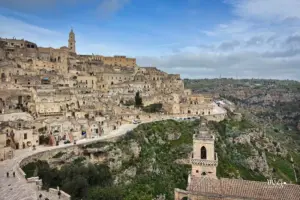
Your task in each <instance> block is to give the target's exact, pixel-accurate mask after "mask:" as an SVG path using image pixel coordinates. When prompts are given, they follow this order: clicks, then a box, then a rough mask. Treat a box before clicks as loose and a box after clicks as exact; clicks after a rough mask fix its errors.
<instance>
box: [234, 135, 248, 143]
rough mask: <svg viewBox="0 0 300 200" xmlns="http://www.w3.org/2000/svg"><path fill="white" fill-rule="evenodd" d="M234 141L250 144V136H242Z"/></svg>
mask: <svg viewBox="0 0 300 200" xmlns="http://www.w3.org/2000/svg"><path fill="white" fill-rule="evenodd" d="M233 141H234V142H235V143H240V144H250V135H246V134H244V135H240V136H239V137H236V138H234V140H233Z"/></svg>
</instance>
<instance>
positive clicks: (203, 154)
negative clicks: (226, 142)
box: [191, 122, 218, 178]
mask: <svg viewBox="0 0 300 200" xmlns="http://www.w3.org/2000/svg"><path fill="white" fill-rule="evenodd" d="M214 143H215V137H214V136H213V135H212V134H211V133H210V130H209V129H208V127H207V125H206V122H201V123H200V129H199V132H198V133H197V134H194V136H193V154H192V158H191V164H192V173H191V175H192V176H194V177H209V178H217V165H218V158H217V154H216V153H215V144H214Z"/></svg>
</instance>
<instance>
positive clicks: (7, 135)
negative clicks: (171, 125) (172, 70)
mask: <svg viewBox="0 0 300 200" xmlns="http://www.w3.org/2000/svg"><path fill="white" fill-rule="evenodd" d="M0 73H1V83H0V87H1V90H0V93H1V98H0V112H1V114H0V123H1V124H0V127H1V134H0V159H1V160H6V159H9V158H12V157H13V156H14V151H15V150H16V149H26V148H33V149H34V148H35V147H37V146H38V145H41V144H43V145H50V146H57V145H64V144H66V143H76V141H78V140H81V139H84V138H97V137H99V136H101V135H105V134H109V133H110V132H111V131H113V130H116V129H118V128H119V127H120V126H121V125H123V124H130V123H141V122H144V121H152V120H155V119H159V118H161V117H162V116H172V117H174V118H176V117H177V118H178V117H187V116H205V117H206V118H208V119H210V120H216V121H220V120H222V119H224V117H225V115H226V110H225V109H224V108H222V106H220V104H217V103H215V102H214V101H213V98H212V96H211V95H209V94H193V93H192V91H191V90H190V89H185V88H184V83H183V80H181V78H180V75H179V74H168V73H166V72H163V71H161V70H159V69H157V68H155V67H140V66H138V65H137V63H136V59H135V58H127V57H125V56H114V57H106V56H101V55H79V54H77V53H76V39H75V33H74V31H73V30H71V31H70V33H69V40H68V47H66V46H63V47H61V48H59V49H55V48H52V47H39V46H38V44H35V43H34V42H30V41H27V40H24V39H16V38H11V39H6V38H0ZM137 100H138V102H137Z"/></svg>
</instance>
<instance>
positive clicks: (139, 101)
mask: <svg viewBox="0 0 300 200" xmlns="http://www.w3.org/2000/svg"><path fill="white" fill-rule="evenodd" d="M142 106H143V101H142V98H141V97H140V92H136V93H135V107H137V108H139V107H142Z"/></svg>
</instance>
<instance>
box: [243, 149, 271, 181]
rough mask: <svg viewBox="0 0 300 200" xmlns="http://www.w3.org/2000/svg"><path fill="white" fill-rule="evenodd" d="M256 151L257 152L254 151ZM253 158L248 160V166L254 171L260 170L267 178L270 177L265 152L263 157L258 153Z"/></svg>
mask: <svg viewBox="0 0 300 200" xmlns="http://www.w3.org/2000/svg"><path fill="white" fill-rule="evenodd" d="M254 151H256V150H254ZM256 152H257V151H256ZM254 154H255V155H253V156H252V157H249V158H248V159H247V160H246V163H247V165H248V166H249V168H250V169H251V170H253V171H255V170H258V171H259V172H261V173H263V174H264V175H265V176H266V175H268V171H269V166H268V162H267V157H266V154H265V152H262V154H261V156H260V155H259V154H258V152H257V153H254Z"/></svg>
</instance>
